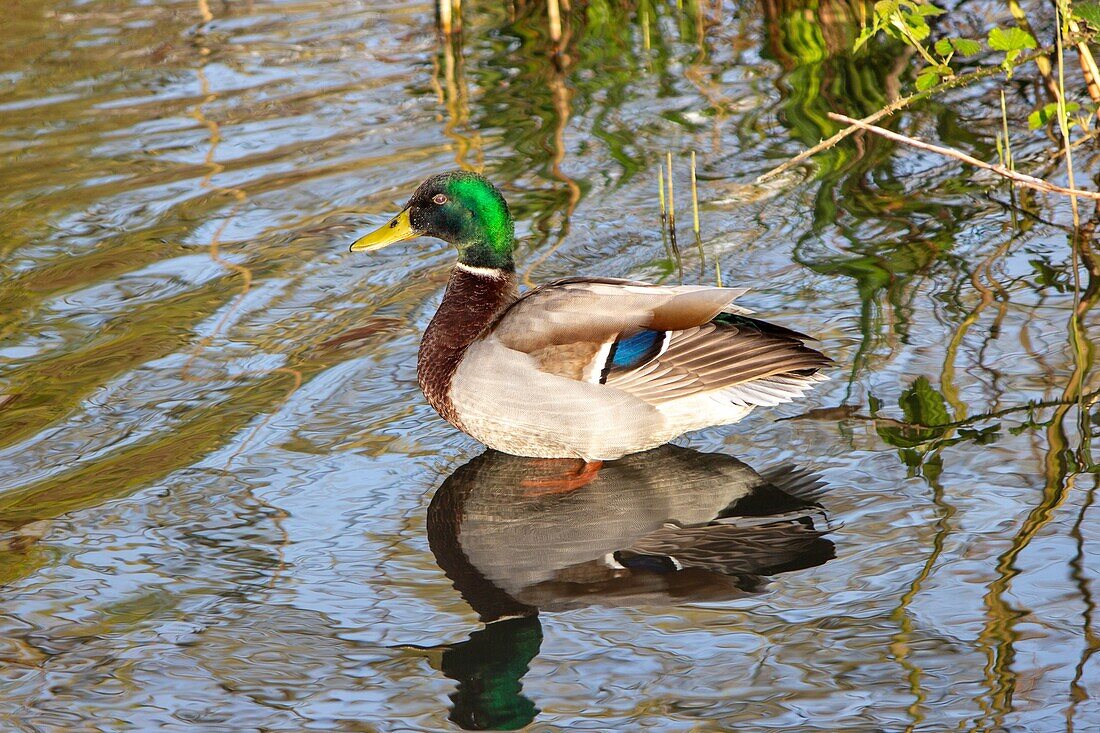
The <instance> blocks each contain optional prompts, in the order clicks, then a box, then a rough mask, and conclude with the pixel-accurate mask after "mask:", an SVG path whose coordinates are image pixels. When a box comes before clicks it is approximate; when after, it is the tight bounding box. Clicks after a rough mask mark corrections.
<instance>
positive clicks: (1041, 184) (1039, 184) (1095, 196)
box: [829, 112, 1100, 201]
mask: <svg viewBox="0 0 1100 733" xmlns="http://www.w3.org/2000/svg"><path fill="white" fill-rule="evenodd" d="M829 117H830V118H832V119H834V120H837V121H839V122H846V123H848V124H849V125H853V126H855V127H857V128H860V129H863V130H867V131H869V132H873V133H875V134H876V135H881V136H882V137H884V138H887V139H888V140H893V141H895V142H899V143H905V144H906V145H911V146H913V147H914V148H920V149H921V150H928V151H930V152H933V153H938V154H939V155H943V156H945V157H948V158H955V159H956V160H961V161H963V162H964V163H968V164H970V165H972V166H974V167H975V168H981V169H983V170H987V171H991V172H993V173H996V174H997V175H999V176H1004V177H1005V178H1007V179H1009V180H1011V181H1013V182H1014V183H1016V184H1018V185H1020V186H1026V187H1027V188H1033V189H1035V190H1036V191H1043V192H1045V193H1060V194H1062V195H1064V196H1080V197H1082V198H1088V199H1092V200H1094V201H1100V192H1098V191H1084V190H1081V189H1079V188H1064V187H1063V186H1057V185H1055V184H1053V183H1050V182H1049V181H1044V180H1043V179H1042V178H1035V177H1034V176H1029V175H1027V174H1026V173H1019V172H1017V171H1011V170H1009V169H1008V168H1005V167H1004V166H1003V165H990V164H989V163H986V162H985V161H981V160H978V159H977V158H975V157H974V156H972V155H967V154H966V153H964V152H962V151H960V150H955V149H954V148H945V147H943V146H942V145H933V144H932V143H926V142H924V141H923V140H917V139H916V138H912V137H908V136H906V135H902V134H900V133H897V132H894V131H893V130H887V129H885V128H883V127H877V126H875V125H869V124H867V123H866V122H863V121H862V120H855V119H852V118H851V117H846V116H844V115H840V114H837V113H835V112H830V113H829Z"/></svg>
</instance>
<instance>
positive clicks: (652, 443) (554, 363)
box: [351, 171, 832, 462]
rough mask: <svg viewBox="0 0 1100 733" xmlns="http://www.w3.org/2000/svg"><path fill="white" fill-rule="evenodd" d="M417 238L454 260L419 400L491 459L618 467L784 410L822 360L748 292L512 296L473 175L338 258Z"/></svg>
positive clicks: (499, 225) (483, 184)
mask: <svg viewBox="0 0 1100 733" xmlns="http://www.w3.org/2000/svg"><path fill="white" fill-rule="evenodd" d="M421 236H428V237H435V238H437V239H442V240H443V241H445V242H450V243H451V244H453V245H454V246H455V247H456V248H457V249H458V262H457V263H456V264H455V267H454V269H453V270H452V272H451V277H450V281H449V282H448V284H447V290H446V293H445V294H444V296H443V302H442V303H440V305H439V310H438V311H436V314H435V317H434V318H432V321H431V323H430V324H429V325H428V328H427V330H426V331H425V332H424V338H423V340H422V341H421V344H420V353H419V357H418V359H417V368H416V372H417V378H418V381H419V382H420V387H421V389H422V390H423V392H424V395H425V396H426V397H427V399H428V402H429V403H430V404H431V406H432V407H433V408H435V410H436V411H437V412H438V413H439V414H440V415H441V416H442V417H443V418H444V419H445V420H447V421H448V422H450V423H451V424H452V425H454V426H455V427H456V428H458V429H459V430H462V431H463V432H465V433H467V434H469V435H471V436H472V437H474V438H476V439H477V440H479V441H481V442H482V443H484V444H485V445H487V446H489V447H490V448H495V449H496V450H499V451H503V452H505V453H511V454H515V455H521V456H530V457H541V458H573V457H576V458H582V459H584V460H586V461H592V462H594V461H601V460H610V459H615V458H619V457H620V456H623V455H626V454H628V453H637V452H639V451H644V450H648V449H650V448H654V447H656V446H659V445H661V444H663V443H666V442H668V441H669V440H672V439H673V438H675V437H677V436H678V435H681V434H683V433H686V432H688V431H691V430H698V429H701V428H706V427H711V426H715V425H725V424H728V423H734V422H737V421H739V420H741V419H742V418H744V417H745V416H746V415H748V414H749V413H750V412H751V411H752V410H753V408H754V407H762V406H773V405H778V404H780V403H783V402H789V401H791V400H793V399H795V398H797V397H799V396H801V395H802V393H803V392H805V391H806V390H807V389H809V388H810V387H812V386H813V385H814V384H815V383H817V382H819V381H822V379H823V376H822V375H821V374H820V373H819V370H820V369H822V368H823V367H825V366H827V365H828V364H830V363H832V362H831V360H830V359H829V358H828V357H826V356H824V355H823V354H821V353H820V352H818V351H816V350H814V349H812V348H810V347H809V346H807V345H806V343H805V342H806V341H809V340H812V339H810V337H808V336H805V335H804V334H801V333H798V332H797V331H792V330H790V329H787V328H784V327H782V326H777V325H775V324H771V323H767V322H765V321H762V320H759V319H757V318H753V317H751V316H750V315H749V313H751V311H748V310H746V309H744V308H741V307H739V306H737V305H735V304H734V301H735V300H736V299H737V298H738V297H740V296H741V295H743V294H744V293H745V292H746V291H747V288H721V287H709V286H701V285H681V286H668V285H651V284H648V283H643V282H635V281H631V280H618V279H611V278H600V277H571V278H565V279H562V280H556V281H554V282H550V283H547V284H546V285H542V286H541V287H537V288H534V289H532V290H529V291H527V292H526V293H523V294H520V293H519V290H518V287H517V280H516V273H515V263H514V261H513V258H512V251H513V249H514V247H515V226H514V224H513V220H512V216H511V214H510V213H509V211H508V204H507V203H506V202H505V200H504V196H502V195H501V193H500V191H498V190H497V189H496V187H495V186H493V184H492V183H490V182H489V181H488V180H487V179H485V178H484V177H483V176H481V175H478V174H476V173H471V172H468V171H452V172H448V173H442V174H440V175H435V176H432V177H431V178H429V179H427V180H426V181H424V182H423V183H422V184H420V186H419V187H418V188H417V189H416V191H415V192H414V193H413V195H412V198H411V199H409V201H408V203H407V204H405V206H404V208H403V209H401V212H400V213H399V214H397V216H395V217H393V219H391V220H390V221H389V222H387V223H386V224H384V225H383V226H381V227H380V228H378V229H377V230H375V231H373V232H371V233H370V234H367V235H366V236H364V237H362V238H361V239H359V240H357V241H356V242H355V243H354V244H352V245H351V250H352V251H353V252H361V251H373V250H378V249H381V248H383V247H387V246H389V245H391V244H394V243H396V242H401V241H404V240H408V239H412V238H415V237H421Z"/></svg>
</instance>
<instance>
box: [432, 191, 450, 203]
mask: <svg viewBox="0 0 1100 733" xmlns="http://www.w3.org/2000/svg"><path fill="white" fill-rule="evenodd" d="M447 201H448V199H447V195H446V194H442V193H437V194H436V195H435V196H432V203H433V204H438V205H439V206H442V205H443V204H445V203H447Z"/></svg>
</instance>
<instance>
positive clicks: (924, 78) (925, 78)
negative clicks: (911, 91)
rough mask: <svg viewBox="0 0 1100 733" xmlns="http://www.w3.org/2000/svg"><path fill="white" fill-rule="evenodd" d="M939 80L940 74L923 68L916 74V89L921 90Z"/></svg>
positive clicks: (926, 88)
mask: <svg viewBox="0 0 1100 733" xmlns="http://www.w3.org/2000/svg"><path fill="white" fill-rule="evenodd" d="M939 81H940V75H939V74H937V73H936V72H934V71H932V70H930V69H925V70H924V71H922V72H921V73H919V74H917V91H919V92H923V91H926V90H928V89H931V88H932V87H934V86H936V84H938V83H939Z"/></svg>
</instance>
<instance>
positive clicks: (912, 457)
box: [875, 377, 1001, 475]
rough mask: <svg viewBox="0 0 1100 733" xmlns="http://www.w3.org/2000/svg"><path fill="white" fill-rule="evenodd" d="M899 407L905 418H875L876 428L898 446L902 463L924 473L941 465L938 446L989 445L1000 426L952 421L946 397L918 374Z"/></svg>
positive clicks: (885, 438) (889, 441) (937, 470)
mask: <svg viewBox="0 0 1100 733" xmlns="http://www.w3.org/2000/svg"><path fill="white" fill-rule="evenodd" d="M876 402H877V401H876ZM898 406H899V407H900V408H901V411H902V415H903V416H904V418H905V419H904V421H899V420H882V419H880V420H876V421H875V431H876V432H877V433H878V434H879V437H881V438H882V439H883V440H884V441H885V442H886V443H888V444H889V445H892V446H895V447H897V448H900V449H901V450H900V456H901V459H902V462H903V463H905V464H906V465H907V466H909V467H910V468H913V469H915V468H917V467H918V466H919V467H921V469H922V471H923V472H924V473H925V475H928V472H929V471H932V472H934V473H938V472H939V470H940V469H941V468H942V459H941V458H940V457H939V449H941V448H944V447H946V446H949V445H955V444H957V443H962V442H966V441H972V442H973V443H974V444H975V445H989V444H990V443H993V442H994V441H996V440H997V437H998V435H999V433H1000V429H1001V426H1000V423H993V424H991V425H989V426H987V427H984V428H972V427H962V426H960V425H959V424H958V423H955V422H953V421H952V419H951V416H950V414H949V413H948V411H947V400H945V399H944V397H943V395H942V394H940V393H939V392H938V391H937V390H936V389H935V388H934V387H933V386H932V383H931V382H929V381H928V379H927V378H926V377H918V378H917V379H916V380H914V381H913V383H912V384H911V385H910V386H909V388H908V389H906V390H905V391H904V392H902V394H901V397H900V398H898ZM929 454H931V455H929Z"/></svg>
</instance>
